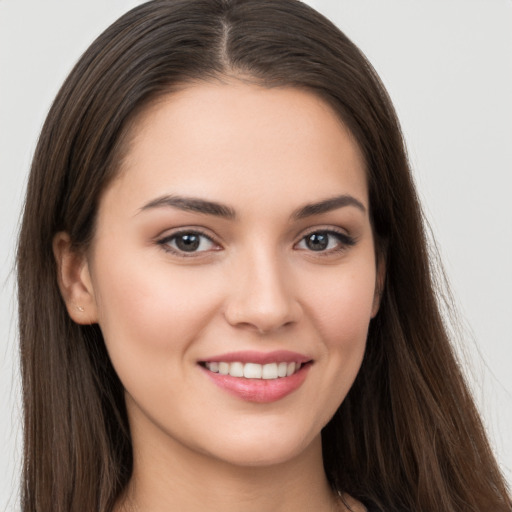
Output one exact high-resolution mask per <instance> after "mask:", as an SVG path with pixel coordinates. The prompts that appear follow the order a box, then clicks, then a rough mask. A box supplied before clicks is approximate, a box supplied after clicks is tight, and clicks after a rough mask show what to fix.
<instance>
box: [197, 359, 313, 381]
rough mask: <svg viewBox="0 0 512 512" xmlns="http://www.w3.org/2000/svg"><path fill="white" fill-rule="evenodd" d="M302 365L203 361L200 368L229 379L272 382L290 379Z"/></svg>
mask: <svg viewBox="0 0 512 512" xmlns="http://www.w3.org/2000/svg"><path fill="white" fill-rule="evenodd" d="M304 364H310V362H306V363H296V362H293V361H292V362H289V363H287V362H280V363H277V362H276V363H267V364H259V363H242V362H241V361H234V362H231V363H230V362H228V361H212V362H208V361H205V362H203V363H201V366H203V367H204V368H206V369H207V370H209V371H211V372H213V373H218V374H220V375H231V377H243V378H245V379H263V380H274V379H282V378H284V377H291V376H292V375H293V374H295V373H297V372H298V371H299V370H300V369H301V367H302V366H303V365H304Z"/></svg>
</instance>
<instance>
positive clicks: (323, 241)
mask: <svg viewBox="0 0 512 512" xmlns="http://www.w3.org/2000/svg"><path fill="white" fill-rule="evenodd" d="M306 245H307V246H308V248H309V249H311V250H312V251H324V250H325V249H327V246H328V245H329V236H328V235H327V233H313V234H312V235H309V236H308V237H307V239H306Z"/></svg>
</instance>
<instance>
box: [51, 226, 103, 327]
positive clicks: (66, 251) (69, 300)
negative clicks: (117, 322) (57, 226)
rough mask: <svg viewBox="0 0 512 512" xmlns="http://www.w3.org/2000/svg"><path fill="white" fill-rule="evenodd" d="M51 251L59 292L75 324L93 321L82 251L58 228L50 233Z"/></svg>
mask: <svg viewBox="0 0 512 512" xmlns="http://www.w3.org/2000/svg"><path fill="white" fill-rule="evenodd" d="M53 254H54V256H55V261H56V263H57V281H58V284H59V288H60V293H61V294H62V298H63V299H64V302H65V303H66V307H67V310H68V313H69V316H70V317H71V318H72V319H73V320H74V321H75V322H76V323H77V324H82V325H90V324H93V323H96V322H97V321H98V311H97V307H96V300H95V297H94V288H93V285H92V281H91V275H90V272H89V263H88V261H87V257H86V255H85V253H84V252H82V251H77V250H76V249H75V248H73V247H72V243H71V239H70V238H69V235H68V234H67V233H65V232H59V233H57V234H56V235H55V236H54V237H53Z"/></svg>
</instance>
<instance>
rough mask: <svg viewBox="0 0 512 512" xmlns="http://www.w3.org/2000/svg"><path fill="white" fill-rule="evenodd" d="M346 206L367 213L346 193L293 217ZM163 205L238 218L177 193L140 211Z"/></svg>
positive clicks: (210, 203)
mask: <svg viewBox="0 0 512 512" xmlns="http://www.w3.org/2000/svg"><path fill="white" fill-rule="evenodd" d="M346 206H353V207H355V208H357V209H359V210H361V211H362V212H363V213H366V208H365V206H364V205H363V203H361V201H359V200H358V199H356V198H355V197H353V196H351V195H348V194H344V195H341V196H336V197H331V198H329V199H324V200H323V201H319V202H317V203H309V204H306V205H304V206H302V207H300V208H298V209H297V210H295V211H294V212H293V213H292V215H291V218H292V219H295V220H300V219H304V218H306V217H312V216H314V215H321V214H322V213H327V212H330V211H332V210H337V209H338V208H343V207H346ZM163 207H171V208H178V209H179V210H184V211H191V212H196V213H202V214H205V215H214V216H216V217H222V218H225V219H230V220H233V219H235V218H236V212H235V210H234V209H233V208H231V207H230V206H227V205H224V204H222V203H217V202H214V201H207V200H206V199H199V198H196V197H183V196H176V195H165V196H161V197H157V198H156V199H153V200H152V201H150V202H149V203H147V204H145V205H144V206H143V207H142V208H141V209H140V211H144V210H150V209H153V208H163Z"/></svg>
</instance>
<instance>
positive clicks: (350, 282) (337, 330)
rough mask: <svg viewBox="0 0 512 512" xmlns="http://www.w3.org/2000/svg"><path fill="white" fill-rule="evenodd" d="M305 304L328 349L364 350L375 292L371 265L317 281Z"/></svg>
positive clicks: (373, 272) (373, 273) (373, 271)
mask: <svg viewBox="0 0 512 512" xmlns="http://www.w3.org/2000/svg"><path fill="white" fill-rule="evenodd" d="M317 285H318V286H317V287H316V288H315V290H314V292H312V293H310V295H309V297H308V303H309V305H310V309H311V310H312V313H311V316H312V318H313V319H314V321H315V323H316V328H317V329H318V330H319V331H320V332H321V334H322V337H323V339H324V340H325V342H326V344H327V345H328V346H329V347H331V348H340V349H342V348H346V349H347V350H350V349H352V348H358V347H359V348H361V347H362V349H363V350H364V345H365V343H366V335H367V332H368V326H369V323H370V319H371V316H372V308H373V303H374V295H375V270H374V266H372V265H366V266H364V267H363V268H361V269H359V268H358V269H355V270H351V271H350V272H340V276H339V277H338V276H336V278H333V276H332V275H331V276H330V278H329V277H327V278H326V279H325V281H324V282H320V281H318V280H317Z"/></svg>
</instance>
